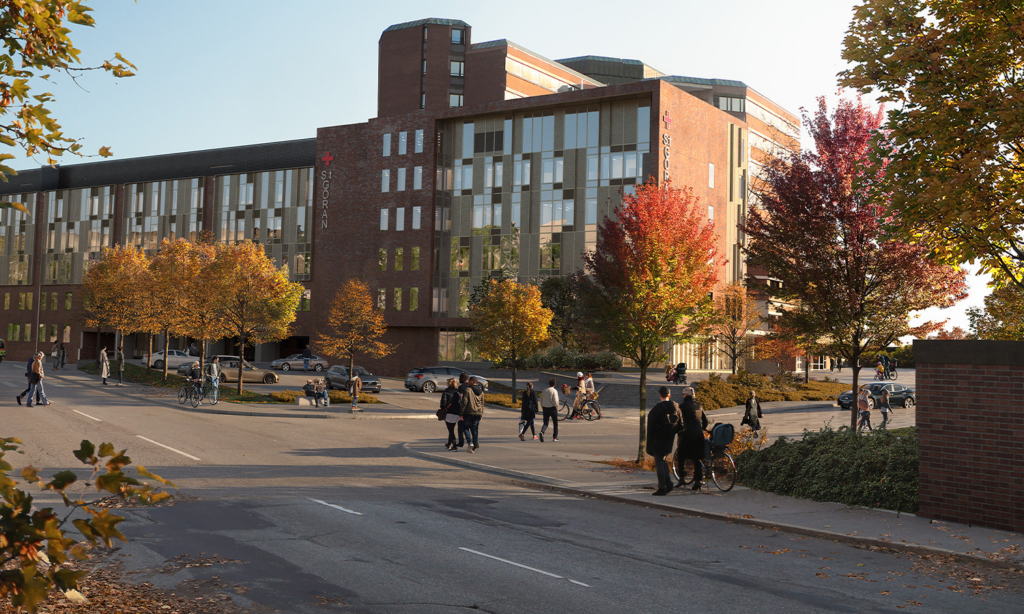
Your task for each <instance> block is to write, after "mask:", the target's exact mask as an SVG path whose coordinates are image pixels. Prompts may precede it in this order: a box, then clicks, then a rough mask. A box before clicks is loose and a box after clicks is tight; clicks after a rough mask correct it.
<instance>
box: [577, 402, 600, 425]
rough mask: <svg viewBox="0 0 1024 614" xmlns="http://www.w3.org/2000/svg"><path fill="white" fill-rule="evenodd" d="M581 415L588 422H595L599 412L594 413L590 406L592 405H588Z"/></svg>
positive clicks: (584, 407)
mask: <svg viewBox="0 0 1024 614" xmlns="http://www.w3.org/2000/svg"><path fill="white" fill-rule="evenodd" d="M581 413H582V414H583V417H584V418H585V419H586V420H587V421H588V422H589V421H591V420H593V419H594V418H595V417H596V416H597V412H595V411H594V408H593V407H592V406H591V405H590V403H587V404H586V405H584V406H583V409H582V410H581Z"/></svg>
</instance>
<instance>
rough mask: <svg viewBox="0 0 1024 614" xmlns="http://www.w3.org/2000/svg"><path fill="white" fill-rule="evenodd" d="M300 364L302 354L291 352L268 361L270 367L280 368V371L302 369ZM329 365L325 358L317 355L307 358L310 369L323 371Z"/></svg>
mask: <svg viewBox="0 0 1024 614" xmlns="http://www.w3.org/2000/svg"><path fill="white" fill-rule="evenodd" d="M302 366H303V363H302V354H292V355H291V356H289V357H287V358H278V359H277V360H275V361H274V362H272V363H270V368H271V369H280V370H282V371H293V370H294V371H302ZM330 366H331V365H330V364H329V363H328V362H327V361H326V360H325V359H323V358H320V357H319V356H313V357H312V358H310V359H309V369H310V371H325V370H327V368H328V367H330Z"/></svg>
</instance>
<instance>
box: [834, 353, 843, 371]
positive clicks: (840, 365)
mask: <svg viewBox="0 0 1024 614" xmlns="http://www.w3.org/2000/svg"><path fill="white" fill-rule="evenodd" d="M836 369H837V370H838V371H839V373H842V372H843V359H842V358H841V357H840V358H837V359H836Z"/></svg>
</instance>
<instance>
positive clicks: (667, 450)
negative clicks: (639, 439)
mask: <svg viewBox="0 0 1024 614" xmlns="http://www.w3.org/2000/svg"><path fill="white" fill-rule="evenodd" d="M671 395H672V393H671V392H670V391H669V389H668V386H662V387H661V388H659V389H658V396H659V397H660V398H661V401H659V402H658V404H657V405H655V406H654V407H652V408H651V411H650V413H648V414H647V445H646V448H645V449H646V450H647V453H648V454H650V455H651V456H653V457H654V468H655V472H656V473H657V475H658V489H657V490H655V491H654V493H653V494H654V496H656V497H660V496H663V495H667V494H668V493H670V492H672V475H671V474H670V473H669V469H668V461H666V460H665V457H667V456H668V455H669V454H671V453H672V442H673V440H674V439H675V436H676V433H678V432H679V429H680V428H681V427H682V416H681V415H680V414H679V406H678V405H676V404H675V402H674V401H672V399H671V398H670V397H671Z"/></svg>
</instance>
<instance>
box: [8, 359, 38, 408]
mask: <svg viewBox="0 0 1024 614" xmlns="http://www.w3.org/2000/svg"><path fill="white" fill-rule="evenodd" d="M38 355H39V353H38V352H36V353H35V354H32V357H31V358H29V359H28V363H27V364H26V365H25V381H26V382H27V385H26V387H25V389H24V390H22V391H21V394H19V395H18V396H16V397H14V398H15V400H16V401H18V405H21V399H22V398H24V397H25V396H26V395H27V394H28V393H30V392H32V363H33V362H35V360H36V356H38ZM28 402H29V404H30V405H31V404H32V398H31V397H30V398H29V399H28ZM38 402H39V392H38V391H37V392H36V403H38Z"/></svg>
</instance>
